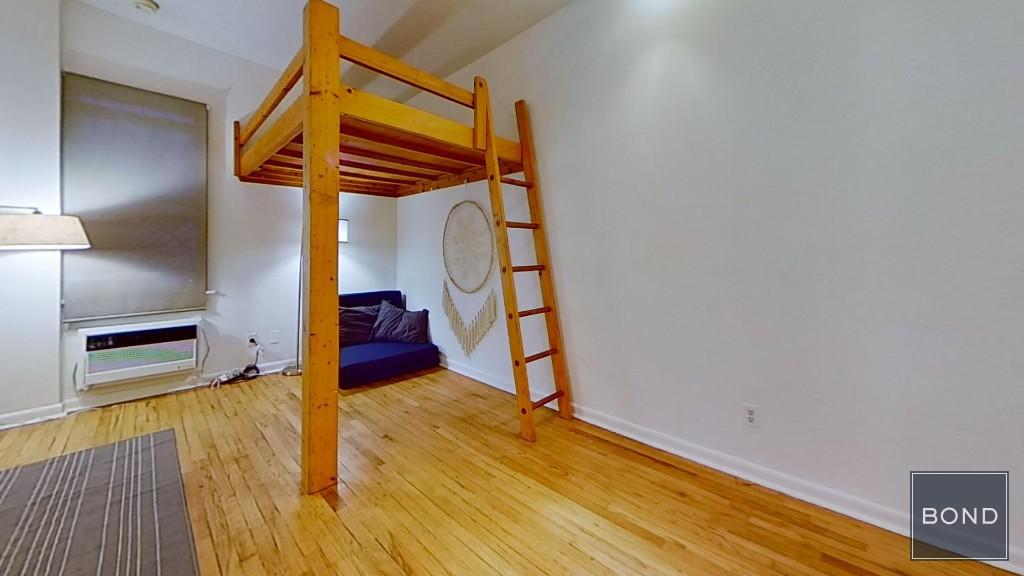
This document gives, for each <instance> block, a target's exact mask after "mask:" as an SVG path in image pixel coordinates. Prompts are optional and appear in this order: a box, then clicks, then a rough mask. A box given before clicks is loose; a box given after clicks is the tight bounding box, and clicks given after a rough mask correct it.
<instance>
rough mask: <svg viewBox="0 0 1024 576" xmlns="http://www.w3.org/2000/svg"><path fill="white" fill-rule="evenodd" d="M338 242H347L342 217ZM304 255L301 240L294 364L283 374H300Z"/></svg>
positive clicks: (345, 227)
mask: <svg viewBox="0 0 1024 576" xmlns="http://www.w3.org/2000/svg"><path fill="white" fill-rule="evenodd" d="M303 234H305V231H303ZM338 243H339V244H347V243H348V220H346V219H344V218H341V219H339V220H338ZM305 257H306V243H305V242H302V243H301V244H300V245H299V298H298V303H299V314H298V317H297V318H296V319H295V364H294V365H292V366H288V367H287V368H285V369H284V370H282V371H281V374H284V375H285V376H301V375H302V288H303V285H302V264H303V262H302V260H303V259H304V258H305Z"/></svg>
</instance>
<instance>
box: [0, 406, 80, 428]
mask: <svg viewBox="0 0 1024 576" xmlns="http://www.w3.org/2000/svg"><path fill="white" fill-rule="evenodd" d="M63 415H64V406H63V405H62V404H61V403H59V402H58V403H56V404H49V405H47V406H40V407H38V408H29V409H28V410H17V411H15V412H7V413H4V414H0V430H4V429H7V428H14V427H16V426H24V425H26V424H35V423H37V422H44V421H46V420H52V419H54V418H60V417H61V416H63Z"/></svg>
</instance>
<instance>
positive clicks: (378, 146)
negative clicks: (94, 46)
mask: <svg viewBox="0 0 1024 576" xmlns="http://www.w3.org/2000/svg"><path fill="white" fill-rule="evenodd" d="M340 19H341V14H340V11H339V10H338V8H337V7H335V6H333V5H331V4H329V3H327V2H325V1H324V0H309V2H308V4H307V5H306V9H305V13H304V17H303V22H304V34H303V38H304V41H303V46H302V48H300V49H299V51H298V53H296V54H295V57H294V58H292V60H291V63H290V64H289V65H288V67H287V68H286V69H285V71H284V73H283V74H282V75H281V78H280V79H279V80H278V81H277V83H276V84H275V85H274V86H273V88H272V89H271V90H270V93H269V94H267V96H266V98H264V100H263V102H262V103H261V104H260V106H259V108H257V110H256V111H255V112H254V113H253V114H252V115H251V116H250V117H249V118H248V119H247V120H246V121H245V122H244V123H241V122H235V174H236V176H238V178H239V179H241V180H243V181H245V182H255V183H262V184H272V185H279V186H294V187H302V188H303V218H304V223H303V240H302V241H303V245H304V249H305V254H306V255H307V257H306V258H305V259H304V261H303V272H302V274H303V278H304V279H305V281H304V283H303V286H304V287H305V288H304V289H305V294H304V297H303V320H304V322H303V325H304V327H305V333H304V335H303V338H302V357H303V358H304V359H305V366H304V370H303V374H302V486H303V490H304V491H306V493H310V494H312V493H315V492H319V491H321V490H324V489H326V488H330V487H331V486H333V485H334V484H336V483H337V475H338V474H337V470H338V378H339V373H338V367H339V361H340V358H339V342H338V279H337V274H338V245H337V242H338V236H337V234H338V226H337V224H338V200H339V194H338V192H350V193H355V194H370V195H375V196H386V197H392V198H400V197H404V196H409V195H412V194H419V193H422V192H428V191H430V190H436V189H439V188H446V187H449V186H455V185H459V184H463V183H466V182H476V181H481V180H486V181H487V182H488V190H489V193H490V201H491V211H492V215H493V224H494V231H495V238H496V244H497V246H498V262H499V269H500V277H501V286H502V298H503V301H504V306H505V320H506V324H507V326H508V334H509V352H510V360H511V363H512V372H513V376H514V378H515V384H516V403H517V410H518V417H519V426H520V436H521V437H522V438H523V439H525V440H528V441H533V440H535V439H536V432H535V430H534V423H533V411H534V410H535V409H537V408H540V407H541V406H545V405H547V404H549V403H551V402H554V401H556V400H557V401H558V414H559V416H561V417H562V418H567V419H571V418H572V417H573V409H572V394H571V390H570V386H569V377H568V370H567V368H566V361H565V354H564V345H563V341H562V333H561V327H560V325H559V322H558V315H557V303H556V299H555V289H554V284H553V282H552V280H551V263H550V262H551V261H550V256H549V254H548V244H547V233H546V229H545V226H544V218H543V211H542V205H541V201H540V183H539V181H538V179H537V169H536V159H535V155H534V148H533V137H532V131H531V127H530V119H529V112H528V110H527V107H526V104H525V103H524V102H522V101H520V102H517V103H516V118H517V121H518V126H519V141H518V142H515V141H512V140H508V139H505V138H501V137H499V136H497V135H496V134H495V133H494V130H493V118H492V113H491V105H490V95H489V92H488V87H487V82H486V81H485V80H484V79H483V78H480V77H477V78H476V79H475V80H474V83H473V90H472V91H469V90H466V89H464V88H461V87H459V86H456V85H454V84H452V83H450V82H447V81H445V80H443V79H441V78H438V77H436V76H433V75H431V74H428V73H426V72H423V71H421V70H417V69H416V68H413V67H412V66H409V65H408V64H405V63H403V62H401V61H400V60H397V59H395V58H392V57H391V56H388V55H386V54H383V53H381V52H379V51H377V50H375V49H373V48H370V47H368V46H364V45H362V44H359V43H358V42H355V41H353V40H351V39H349V38H346V37H344V36H342V35H341V33H340V29H341V26H340ZM342 59H344V60H348V61H350V62H352V63H354V64H357V65H360V66H363V67H366V68H369V69H370V70H373V71H375V72H378V73H380V74H383V75H385V76H388V77H391V78H394V79H396V80H399V81H401V82H404V83H406V84H409V85H411V86H414V87H416V88H418V89H421V90H424V91H426V92H429V93H431V94H435V95H437V96H440V97H442V98H445V99H447V100H450V101H452V102H455V103H457V104H461V105H462V106H465V107H467V108H470V109H472V110H473V126H466V125H463V124H461V123H459V122H455V121H453V120H449V119H447V118H443V117H441V116H436V115H434V114H430V113H427V112H424V111H421V110H418V109H416V108H412V107H409V106H406V105H404V104H400V103H397V102H393V101H390V100H388V99H386V98H381V97H379V96H375V95H373V94H369V93H367V92H362V91H359V90H356V89H354V88H352V87H350V86H344V85H343V84H342V82H341V65H340V60H342ZM295 88H298V94H297V97H296V98H295V99H294V101H293V102H292V103H291V104H289V105H287V106H282V104H283V103H284V102H285V101H286V100H287V98H288V96H289V93H290V92H291V91H292V90H293V89H295ZM518 172H522V173H523V175H524V179H515V178H509V177H507V176H505V175H506V174H514V173H518ZM502 184H508V185H511V186H514V187H516V188H518V189H520V190H523V191H525V192H526V195H527V201H528V204H529V207H530V221H529V222H511V221H507V220H506V218H505V206H504V199H503V190H502ZM509 230H517V231H529V232H531V233H532V234H533V240H534V248H535V250H536V258H537V259H536V262H535V263H530V264H524V265H518V266H516V265H513V264H512V261H511V255H510V252H509V243H508V233H509ZM517 273H536V274H538V275H539V277H540V291H541V301H542V306H541V307H539V308H534V309H531V310H520V309H519V307H518V299H517V296H516V289H515V281H514V279H513V275H514V274H517ZM535 315H543V317H544V319H545V325H546V327H547V333H548V348H547V349H546V350H543V351H541V352H537V353H534V354H530V355H527V354H526V352H525V351H524V349H523V338H522V331H521V327H520V320H521V318H524V317H528V316H535ZM544 358H550V359H551V368H552V370H553V373H554V382H555V392H554V393H552V394H550V395H548V396H546V397H544V398H541V399H539V400H536V401H534V400H533V398H532V397H531V394H530V387H529V382H528V380H527V372H526V366H527V364H529V363H531V362H535V361H538V360H542V359H544Z"/></svg>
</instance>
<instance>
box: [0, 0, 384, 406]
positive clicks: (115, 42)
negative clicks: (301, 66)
mask: <svg viewBox="0 0 1024 576" xmlns="http://www.w3.org/2000/svg"><path fill="white" fill-rule="evenodd" d="M9 4H11V3H4V7H3V10H5V11H6V10H8V5H9ZM19 4H25V7H20V8H19V10H21V11H22V12H27V10H25V8H27V6H28V5H29V4H32V5H33V7H35V6H37V4H35V3H19ZM46 4H50V3H49V2H46V3H43V2H40V3H38V6H39V7H40V9H38V10H36V9H33V11H32V12H33V14H32V15H33V16H34V18H35V20H38V21H39V22H32V23H30V22H29V15H28V14H14V15H13V17H12V18H10V19H8V18H6V13H4V15H5V18H4V19H3V26H4V30H5V32H6V30H7V28H8V27H11V28H12V33H17V35H16V36H15V37H14V38H15V41H13V43H12V49H16V52H15V55H16V56H17V55H21V56H22V57H23V58H24V60H19V62H23V63H24V65H23V66H22V65H20V64H19V66H20V67H19V69H18V70H19V71H20V74H21V76H24V77H25V81H24V82H21V83H18V84H16V85H18V86H21V85H24V86H25V91H24V94H22V93H21V92H20V91H19V92H17V93H16V94H11V95H10V98H12V100H11V101H10V102H9V103H8V101H7V100H6V99H7V98H8V97H9V96H8V94H9V93H8V91H7V90H6V88H5V89H4V90H3V94H2V95H0V98H4V99H5V100H4V101H3V103H4V104H8V105H6V106H4V107H3V108H2V109H3V110H7V111H12V110H19V113H18V116H17V117H18V120H19V121H23V122H22V127H21V129H20V130H18V131H13V130H6V124H5V130H3V131H2V132H3V135H2V136H0V138H4V139H5V140H4V141H3V145H2V147H0V150H3V151H4V154H0V157H2V158H3V160H2V161H3V162H5V166H6V163H7V162H8V161H10V162H11V166H12V170H11V171H12V172H17V173H18V174H24V178H25V181H24V184H23V185H22V186H17V187H15V188H14V189H26V190H44V191H45V193H46V194H48V196H47V195H45V194H43V193H42V192H35V194H36V195H37V196H42V199H40V200H34V199H33V202H29V198H27V197H26V198H18V199H15V200H18V201H17V202H15V201H14V200H11V201H10V202H8V199H7V197H6V195H5V196H4V197H3V200H4V201H3V202H0V204H3V203H18V204H23V203H32V204H45V205H43V206H42V207H43V208H44V209H47V208H50V209H52V210H54V211H56V209H57V201H58V200H59V111H60V99H59V98H60V89H59V87H60V84H59V67H58V60H57V50H58V39H57V30H58V27H57V26H58V13H57V7H56V4H54V5H53V6H52V10H50V11H46V10H42V9H41V7H42V6H44V5H46ZM59 20H60V36H61V40H62V43H63V46H62V47H61V52H60V56H61V60H60V65H62V66H63V68H64V69H65V70H68V71H71V72H75V73H79V74H84V75H87V76H93V77H97V78H102V79H106V80H110V81H113V82H119V83H123V84H127V85H131V86H136V87H139V88H144V89H148V90H154V91H157V92H161V93H165V94H170V95H174V96H179V97H183V98H189V99H192V100H196V101H200V102H204V103H206V104H208V105H209V110H210V116H209V121H210V132H209V138H210V146H209V150H210V153H209V154H210V155H209V208H208V213H209V224H208V227H209V230H208V233H209V241H208V284H209V287H210V288H211V289H215V290H217V294H216V295H214V296H211V297H210V299H209V301H208V310H207V311H206V312H204V313H203V314H201V316H202V317H203V319H204V323H203V324H204V331H205V333H206V336H207V338H208V341H209V343H210V354H209V358H208V359H207V361H206V363H205V365H204V367H203V372H204V373H205V374H215V373H218V372H221V371H224V370H228V369H231V368H237V367H240V366H242V365H244V364H246V363H248V362H250V361H251V359H252V356H251V354H252V351H251V350H249V349H247V347H246V346H245V342H246V340H245V335H246V334H248V333H251V332H256V333H257V334H258V335H259V337H260V339H261V341H262V342H263V343H264V345H265V347H266V352H265V354H264V355H263V356H262V358H261V364H264V365H265V367H266V368H269V369H272V368H276V367H280V366H283V365H284V364H287V363H289V362H291V361H293V358H294V355H295V328H296V327H295V321H296V317H297V301H296V297H297V292H298V284H297V282H298V254H299V239H300V234H301V209H302V202H301V191H299V190H296V189H294V188H283V187H274V186H263V185H256V184H243V183H241V182H239V181H238V180H237V179H236V178H235V177H234V176H233V174H232V162H233V159H232V154H233V152H232V146H233V144H232V127H231V123H232V122H233V121H234V120H235V119H238V118H241V117H243V116H245V115H246V114H248V113H250V112H252V110H254V109H255V108H256V106H257V105H258V104H259V102H260V100H261V99H262V98H263V96H264V95H265V93H266V91H267V90H268V89H269V88H270V86H271V85H273V83H274V81H275V80H276V79H277V77H278V71H275V70H272V69H270V68H267V67H265V66H262V65H259V64H256V63H253V62H249V61H246V60H243V59H240V58H237V57H235V56H230V55H228V54H225V53H222V52H218V51H215V50H212V49H209V48H206V47H203V46H200V45H198V44H195V43H192V42H189V41H187V40H183V39H181V38H178V37H176V36H172V35H168V34H165V33H162V32H158V31H156V30H154V29H151V28H148V27H145V26H142V25H139V24H137V23H132V22H129V21H127V20H123V19H120V18H118V17H116V16H113V15H111V14H109V13H107V12H104V11H101V10H98V9H95V8H93V7H91V6H88V5H86V4H83V3H80V2H78V1H76V0H65V2H64V3H63V5H62V7H61V10H60V18H59ZM9 24H10V26H9ZM47 26H49V27H50V28H49V29H50V30H52V32H53V34H52V35H50V36H46V35H45V34H41V33H40V30H43V31H45V30H47ZM22 36H24V38H22ZM8 37H9V36H8V35H7V34H6V33H5V34H4V35H3V38H2V39H0V42H3V43H4V45H5V46H6V44H7V38H8ZM30 40H31V41H33V42H35V43H36V44H38V45H39V46H38V47H37V48H38V50H39V52H40V53H41V54H42V55H49V56H48V58H42V56H39V58H38V59H37V60H36V61H33V60H31V59H30V58H29V56H32V55H33V54H34V52H33V51H32V50H33V46H34V45H33V44H30V43H29V41H30ZM23 53H24V54H23ZM32 57H35V56H32ZM4 62H5V66H6V65H7V61H6V60H4ZM40 84H41V85H42V86H40ZM15 96H17V100H15V99H14V98H15ZM22 110H23V111H25V112H20V111H22ZM14 132H20V134H21V135H20V136H16V134H14ZM46 134H50V136H49V137H46V136H45V135H46ZM29 137H31V138H38V139H39V141H40V146H38V147H36V148H35V149H29V148H27V147H26V138H29ZM9 138H13V140H11V141H10V142H8V141H7V139H9ZM44 145H45V146H44ZM11 150H19V151H20V150H24V151H25V158H20V157H16V156H14V155H13V154H11V153H10V151H11ZM15 168H16V170H15ZM29 177H31V178H33V179H35V180H34V181H31V182H30V181H28V178H29ZM43 200H45V202H44V201H43ZM341 214H342V216H343V217H348V218H350V219H351V220H352V224H351V225H352V232H353V233H352V239H351V242H350V243H349V244H346V245H343V246H340V247H339V253H340V256H341V262H340V264H339V268H340V272H341V276H340V287H339V288H340V290H342V291H348V290H362V289H378V288H393V287H394V283H395V258H394V251H395V230H394V226H395V219H396V217H395V202H394V200H390V199H380V198H367V197H361V196H359V197H356V196H350V195H343V197H342V199H341ZM40 263H42V264H40ZM44 265H45V266H44ZM40 268H42V269H40ZM0 270H3V273H4V280H5V281H4V282H2V283H0V291H3V292H0V296H3V298H0V301H3V302H4V304H2V305H3V306H5V308H4V310H5V311H6V307H7V306H13V307H14V308H15V312H12V315H11V316H8V315H7V314H6V313H5V314H3V315H0V334H12V331H11V328H12V327H13V326H17V327H18V332H17V335H18V341H17V342H14V344H7V343H6V340H4V341H3V342H2V343H3V345H2V346H0V350H2V351H0V354H2V355H3V356H0V359H2V360H3V361H2V364H3V365H4V370H3V375H2V376H0V378H2V379H3V385H2V386H0V392H2V394H3V396H0V424H5V423H11V422H18V421H24V420H25V419H26V418H25V416H26V414H21V413H18V414H11V413H12V412H15V411H17V410H24V409H28V408H37V409H38V408H39V407H40V406H46V405H50V404H52V403H59V402H61V401H63V404H64V406H65V407H67V408H69V409H75V408H79V407H85V406H93V405H97V404H104V403H109V402H115V401H122V400H126V399H129V398H135V397H140V396H144V395H148V394H156V393H161V392H165V391H168V390H172V389H176V388H180V387H182V386H188V385H194V384H196V383H199V382H201V381H203V379H201V378H199V377H198V376H195V375H191V376H190V377H173V378H163V379H155V380H149V381H146V382H144V383H142V384H138V383H132V384H126V385H121V386H114V387H110V388H104V389H102V390H97V391H91V392H86V393H79V392H77V391H76V390H75V386H74V378H75V377H76V374H75V366H76V363H77V361H78V360H79V356H80V352H79V350H80V340H79V338H78V336H77V332H76V330H77V329H78V328H79V327H83V326H89V325H94V324H95V323H87V324H73V325H65V326H64V331H63V336H64V337H63V343H61V339H60V334H61V331H60V330H61V325H60V320H59V304H58V302H59V291H60V277H59V257H58V256H57V255H56V254H47V253H44V254H35V253H24V254H17V255H16V256H10V257H9V256H6V255H4V256H0ZM8 270H9V271H10V272H9V273H10V274H11V276H7V274H8ZM29 274H31V275H34V276H36V277H30V278H29V280H30V282H26V283H24V284H19V285H14V283H12V282H7V278H9V277H14V278H19V277H21V278H25V277H26V276H28V275H29ZM7 292H12V294H11V295H10V296H8V295H7ZM20 292H24V294H20ZM29 296H31V297H32V306H23V305H22V304H21V301H22V300H24V299H27V298H29ZM15 314H17V315H15ZM186 315H187V314H178V315H170V316H169V317H174V316H186ZM167 317H168V316H160V317H148V318H147V317H143V318H139V319H137V320H138V321H145V320H153V319H165V318H167ZM8 318H14V319H15V320H14V321H12V322H10V323H9V322H8ZM133 321H134V320H133ZM108 323H110V322H108ZM113 323H119V321H113ZM275 330H276V331H279V332H280V341H279V342H278V343H276V344H271V343H270V339H271V338H270V336H271V331H275ZM26 333H28V334H29V335H31V336H34V337H33V338H32V339H25V334H26ZM35 333H38V335H37V334H35ZM0 338H6V337H5V336H0ZM9 350H11V351H12V354H11V355H10V356H11V358H10V360H8V359H7V352H8V351H9ZM26 359H27V360H26ZM8 366H11V367H13V373H14V376H15V377H16V378H17V380H8V378H10V377H11V372H12V370H11V369H9V368H8ZM19 370H20V372H19ZM58 370H60V372H59V374H58ZM8 382H11V384H12V386H8ZM7 388H11V391H10V392H8V390H7ZM30 392H38V393H35V394H31V395H30V394H29V393H30ZM37 412H38V410H36V411H35V412H30V413H28V414H27V415H34V414H36V413H37Z"/></svg>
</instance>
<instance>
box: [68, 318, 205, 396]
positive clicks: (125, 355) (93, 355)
mask: <svg viewBox="0 0 1024 576" xmlns="http://www.w3.org/2000/svg"><path fill="white" fill-rule="evenodd" d="M200 321H201V320H200V319H199V318H184V319H181V320H169V321H165V322H148V323H145V324H128V325H124V326H98V327H94V328H82V329H80V330H78V334H79V336H80V337H81V339H82V362H81V363H80V365H81V367H82V370H81V372H80V374H82V377H81V378H78V379H77V381H78V388H79V389H85V388H91V387H93V386H100V385H106V384H113V383H116V382H122V381H125V380H134V379H137V378H146V377H149V376H156V375H159V374H168V373H171V372H182V371H186V370H195V368H196V365H197V364H196V356H197V352H198V349H199V346H198V343H199V322H200Z"/></svg>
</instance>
